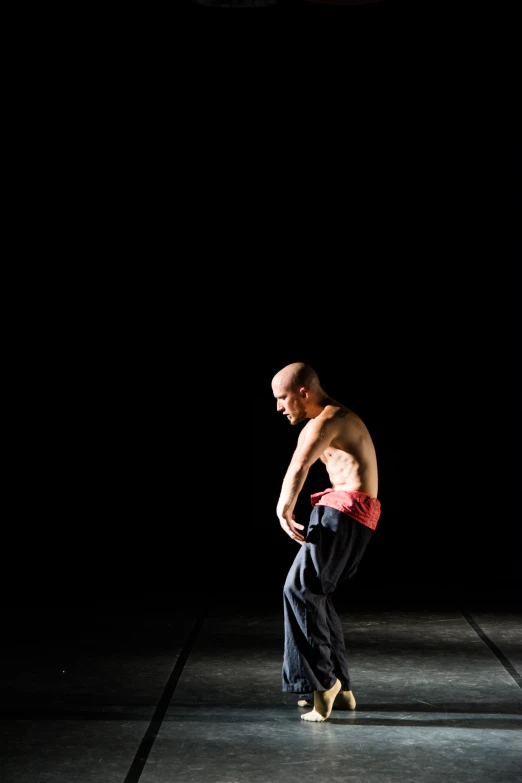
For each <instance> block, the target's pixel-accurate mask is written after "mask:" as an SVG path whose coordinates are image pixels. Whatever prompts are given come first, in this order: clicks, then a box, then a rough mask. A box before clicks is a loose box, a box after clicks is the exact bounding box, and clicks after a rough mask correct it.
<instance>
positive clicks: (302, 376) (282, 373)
mask: <svg viewBox="0 0 522 783" xmlns="http://www.w3.org/2000/svg"><path fill="white" fill-rule="evenodd" d="M275 386H277V387H279V388H284V389H287V390H288V391H299V389H300V388H301V386H304V387H305V388H306V389H309V390H310V391H314V390H315V391H319V390H320V389H321V384H320V382H319V376H318V375H317V373H316V371H315V370H314V369H313V367H310V365H309V364H305V363H304V362H293V363H292V364H287V365H286V367H283V369H282V370H279V372H278V373H277V374H276V375H274V377H273V379H272V388H274V387H275Z"/></svg>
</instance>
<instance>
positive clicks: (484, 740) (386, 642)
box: [0, 594, 522, 783]
mask: <svg viewBox="0 0 522 783" xmlns="http://www.w3.org/2000/svg"><path fill="white" fill-rule="evenodd" d="M501 603H502V602H499V605H498V606H495V605H494V602H491V601H490V602H488V603H487V604H484V605H481V604H480V602H478V603H477V605H476V606H473V605H471V606H462V605H454V606H452V605H451V600H445V601H444V602H442V603H437V602H433V601H432V602H431V603H430V604H429V605H426V606H422V601H421V600H419V595H417V596H416V598H415V600H414V597H413V594H412V600H411V601H410V602H408V600H406V599H405V597H404V595H403V596H402V597H401V598H400V599H398V600H396V601H393V600H392V599H390V597H389V596H388V597H387V598H386V600H384V597H383V598H382V599H381V600H380V601H379V600H378V599H377V598H376V597H372V596H369V597H368V599H367V600H366V601H361V600H359V601H357V602H355V606H354V605H352V606H349V605H345V604H344V603H343V602H342V601H341V602H340V603H337V604H336V606H337V608H338V611H339V614H340V615H341V618H342V622H343V628H344V631H345V639H346V644H347V648H348V652H349V656H350V664H351V675H352V687H353V692H354V695H355V697H356V699H357V708H356V710H355V711H353V712H339V711H336V710H334V711H332V713H331V716H330V718H329V719H328V720H327V721H326V722H324V723H308V722H305V721H303V720H301V714H302V713H303V712H306V711H307V709H308V708H302V707H299V706H298V705H297V700H298V698H299V697H298V696H297V695H295V694H287V693H282V691H281V663H282V655H283V635H282V634H283V612H282V602H280V601H279V599H278V598H277V597H274V596H270V597H263V596H259V595H256V596H249V595H242V596H231V595H224V596H213V597H212V598H211V599H210V598H209V599H207V598H205V597H204V596H198V595H191V596H187V595H181V594H179V595H178V596H176V595H174V596H171V597H170V598H169V599H168V600H165V599H160V598H158V596H154V595H150V596H146V597H144V598H142V599H140V600H129V601H116V600H114V599H111V600H107V601H106V602H104V601H102V600H99V599H97V600H96V601H94V602H93V603H92V604H91V605H83V606H77V607H76V608H75V609H74V610H73V609H71V608H65V607H63V606H62V607H57V606H48V607H45V606H42V605H38V606H35V607H34V608H32V609H31V607H30V606H17V607H11V608H5V607H4V609H3V641H2V648H3V650H2V670H1V680H0V686H1V691H0V696H1V707H0V709H1V718H2V722H1V728H2V754H1V763H2V766H1V767H0V781H1V783H58V782H59V783H138V781H139V783H174V781H179V782H180V783H181V782H183V783H185V782H186V783H283V782H284V783H286V782H287V781H288V782H289V783H290V781H291V782H292V783H293V782H294V781H296V780H299V782H300V783H307V782H308V781H310V783H312V781H313V783H317V781H318V780H326V781H354V783H363V782H364V783H374V781H375V783H385V782H386V783H387V782H388V781H397V782H398V783H441V782H442V781H445V780H448V781H451V782H452V783H464V781H466V782H468V781H469V783H515V781H521V780H522V678H521V672H522V611H519V610H517V609H514V608H513V607H511V606H509V605H507V606H506V604H504V605H501ZM481 607H482V608H481Z"/></svg>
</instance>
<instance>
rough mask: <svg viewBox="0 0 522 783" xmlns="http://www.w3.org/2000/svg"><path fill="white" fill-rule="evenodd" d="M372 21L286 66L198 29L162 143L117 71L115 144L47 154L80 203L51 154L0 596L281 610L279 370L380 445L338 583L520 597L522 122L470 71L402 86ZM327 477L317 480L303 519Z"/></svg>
mask: <svg viewBox="0 0 522 783" xmlns="http://www.w3.org/2000/svg"><path fill="white" fill-rule="evenodd" d="M370 5H371V7H372V11H371V12H370V11H368V14H365V13H364V12H363V11H362V10H361V11H360V13H358V14H357V15H354V16H351V17H350V26H349V29H345V30H344V31H343V29H339V28H337V35H338V37H336V38H335V40H333V41H332V40H331V39H330V38H329V37H328V36H329V35H332V36H333V31H332V30H331V29H330V32H329V33H328V35H326V33H325V35H324V36H321V35H319V33H318V32H317V31H316V33H314V34H316V35H317V36H318V37H316V38H315V39H313V40H315V41H316V44H317V46H316V47H315V48H314V47H313V46H311V45H310V41H311V39H310V35H312V34H313V29H312V28H311V27H307V28H306V35H305V36H304V37H303V36H297V34H296V37H295V47H296V49H295V50H294V49H292V50H290V49H289V47H288V45H287V44H288V40H289V39H288V30H285V31H283V30H281V29H280V28H278V29H277V30H274V29H270V30H268V33H269V39H268V40H267V38H266V37H265V36H261V38H262V41H260V40H259V37H256V35H258V32H259V30H257V32H256V31H255V28H254V26H253V25H252V24H250V26H249V25H248V24H247V25H246V26H245V27H244V28H242V30H241V32H240V33H238V27H237V26H236V25H234V26H233V27H231V28H229V29H228V32H227V31H226V26H225V25H224V24H220V25H219V26H218V27H215V26H214V25H215V24H216V22H215V19H216V16H215V14H214V13H213V12H212V13H211V15H210V16H209V17H207V16H206V15H205V19H208V20H210V19H212V20H213V21H212V23H210V21H209V24H208V25H207V24H206V23H201V26H199V25H200V22H199V21H198V20H200V19H201V16H200V15H199V14H195V15H194V19H193V23H192V24H191V25H190V26H188V27H187V28H185V29H184V33H186V44H187V46H188V54H187V60H186V62H185V66H186V67H184V69H183V70H182V72H180V73H179V74H178V76H179V78H177V79H176V89H175V100H174V99H172V100H171V102H170V104H169V106H170V108H171V109H172V107H173V106H175V107H176V118H177V120H176V123H175V125H176V134H177V135H176V137H175V141H174V135H173V133H172V130H173V126H172V124H171V123H170V121H169V122H166V120H165V118H166V116H167V114H166V113H162V112H164V111H165V106H166V102H165V94H164V93H163V94H162V93H161V90H159V89H158V91H157V92H155V91H154V87H157V86H158V85H157V84H156V83H154V82H147V85H146V86H144V85H143V84H141V82H139V81H132V80H131V79H130V71H129V80H128V85H130V83H131V81H132V85H133V88H132V89H133V94H132V98H131V96H130V91H129V95H127V93H126V92H125V89H126V87H125V84H126V83H123V84H122V91H123V95H121V94H120V104H119V109H118V112H117V113H116V112H115V113H114V116H112V117H111V120H112V122H113V123H114V128H118V127H121V128H124V129H125V133H124V134H122V133H120V134H119V135H118V134H117V133H116V132H115V131H114V135H113V136H111V138H110V140H108V139H107V138H106V137H103V138H101V139H100V141H99V146H98V147H96V144H95V140H94V139H93V138H92V137H91V136H89V140H88V141H89V144H88V145H86V147H85V150H86V154H85V155H82V156H80V155H78V154H76V153H75V155H74V157H73V160H74V166H75V168H74V169H73V170H72V171H71V169H70V166H71V164H70V162H69V163H67V161H64V162H63V166H64V169H65V168H67V175H68V176H70V177H71V181H73V182H76V183H77V184H78V183H82V186H81V188H78V191H77V195H76V198H71V196H70V191H69V190H68V187H61V185H60V176H59V173H57V172H58V171H59V167H57V165H56V161H55V164H54V169H53V175H52V179H51V178H50V175H49V179H48V182H50V183H54V185H53V187H54V190H53V189H51V186H50V185H49V188H50V189H49V191H46V192H45V193H42V194H41V196H40V198H39V201H38V208H37V209H34V204H33V205H32V207H33V212H32V213H31V221H30V226H31V237H32V238H33V241H34V243H35V248H36V250H37V251H38V253H39V254H41V252H42V248H47V249H49V248H52V249H53V254H54V255H53V257H55V258H57V259H58V261H59V263H58V262H56V263H49V264H41V265H35V266H34V267H33V268H32V269H31V271H30V273H29V272H28V271H27V270H25V269H22V270H21V278H20V281H19V284H18V286H17V287H16V288H15V287H13V288H12V290H11V294H12V297H13V299H12V302H11V304H12V303H13V302H14V303H15V308H14V313H13V316H12V318H11V320H10V322H9V330H8V341H7V347H6V359H5V361H6V368H7V372H6V378H7V380H6V385H7V389H8V393H9V399H10V406H9V409H8V413H9V415H8V422H9V426H10V427H12V428H14V431H15V434H14V436H13V438H12V439H10V440H9V447H8V459H7V469H6V486H7V490H8V496H9V499H10V500H9V503H8V505H7V506H6V508H7V507H8V508H9V509H10V510H9V512H7V517H6V521H5V524H4V548H3V558H4V560H3V562H4V571H3V574H4V577H3V580H4V581H3V595H4V600H5V602H6V603H8V604H13V605H16V604H18V603H19V604H22V605H27V604H31V603H34V604H38V605H44V606H45V605H46V604H49V603H50V602H51V603H56V602H58V603H64V604H66V605H68V606H71V607H75V606H78V605H80V604H82V603H85V602H93V601H94V602H96V601H103V600H105V599H113V598H115V599H121V600H130V601H132V600H135V599H136V598H138V597H140V596H143V595H149V594H150V595H152V596H154V595H163V596H171V597H172V600H173V601H184V600H190V598H191V597H192V596H194V595H201V596H202V597H203V598H204V600H213V599H214V598H215V597H216V596H217V595H219V594H220V593H226V594H232V595H243V594H249V593H252V594H254V593H255V594H256V595H257V594H259V595H264V594H266V595H271V594H276V595H277V594H279V593H280V590H281V588H282V584H283V582H284V577H285V575H286V571H287V570H288V568H289V566H290V564H291V561H292V559H293V556H294V554H295V551H296V546H297V545H296V544H294V543H293V542H292V541H291V540H290V539H289V538H288V537H287V536H286V535H285V534H284V533H283V532H282V530H281V529H280V527H279V523H278V520H277V518H276V516H275V507H276V503H277V499H278V495H279V490H280V486H281V482H282V479H283V476H284V472H285V470H286V466H287V464H288V462H289V460H290V457H291V454H292V451H293V448H294V445H295V441H296V438H297V435H298V431H299V428H292V427H290V426H289V424H288V422H286V421H285V420H284V419H283V418H282V417H281V416H280V415H278V414H277V413H276V405H275V400H274V398H273V397H272V393H271V388H270V382H271V379H272V377H273V375H274V374H275V373H276V372H277V371H278V370H279V369H280V368H281V367H282V366H284V365H285V364H287V363H289V362H293V361H306V362H309V363H310V364H311V365H312V366H313V367H314V368H315V369H316V370H317V372H318V373H319V376H320V378H321V381H322V384H323V386H324V388H325V389H326V390H327V392H328V393H329V394H331V395H332V396H334V397H336V398H338V399H340V400H341V401H343V402H344V403H345V404H346V405H347V406H348V407H350V408H352V409H353V410H354V411H356V412H357V413H358V414H359V415H360V416H362V418H363V419H364V420H365V422H366V423H367V425H368V427H369V429H370V432H371V434H372V437H373V439H374V442H375V445H376V449H377V456H378V462H379V469H380V490H379V496H380V499H381V501H382V516H381V519H380V521H379V524H378V527H377V531H376V533H375V535H374V537H373V539H372V541H371V544H370V547H369V549H368V552H367V555H366V557H365V559H364V561H363V562H362V564H361V567H360V569H359V573H358V574H357V575H356V577H355V578H354V580H353V581H354V585H353V587H351V588H350V589H354V590H355V589H358V590H359V591H360V592H364V591H373V590H376V591H377V592H378V593H379V594H380V595H383V594H386V593H387V592H388V591H393V589H401V590H405V591H406V592H407V593H408V594H409V595H411V596H421V597H422V595H424V594H427V593H428V591H429V592H430V593H434V592H435V593H436V592H437V591H444V592H445V593H449V594H459V595H463V596H469V595H470V594H471V595H474V594H476V595H485V594H488V593H494V594H495V595H500V600H501V601H502V600H507V599H508V597H511V596H512V595H513V594H514V593H517V592H518V591H519V589H520V581H521V579H520V572H521V568H520V566H521V562H520V554H519V553H520V548H521V547H520V544H521V540H520V519H521V514H520V508H521V502H522V498H521V482H520V475H521V471H520V469H521V449H520V442H521V435H522V427H521V419H520V399H521V392H522V384H521V340H520V336H521V325H520V312H521V307H520V305H521V302H520V255H521V243H520V231H519V227H520V220H519V215H520V181H521V180H520V173H521V172H520V150H519V145H518V144H516V143H514V139H516V137H517V134H516V128H517V127H518V125H517V123H513V113H512V112H511V111H510V108H509V106H510V104H508V105H507V106H504V107H497V111H496V112H493V114H491V113H490V115H489V121H488V122H485V120H484V113H483V111H482V109H481V106H482V105H483V104H480V103H477V102H476V99H477V98H478V97H480V98H481V100H482V99H483V98H484V94H483V90H484V89H487V88H485V87H484V82H482V81H480V80H478V79H477V80H473V79H472V80H470V79H469V78H468V76H469V74H468V75H466V72H463V71H460V70H459V69H458V68H457V69H456V70H455V72H454V73H453V74H452V76H451V80H447V81H446V80H445V75H440V79H441V82H438V83H437V84H434V83H432V84H431V87H430V86H429V85H428V86H426V85H425V86H424V89H423V90H421V91H419V90H418V89H414V84H413V82H410V81H409V79H406V81H404V73H399V70H398V68H397V63H396V60H395V58H394V51H395V50H394V46H390V41H389V40H388V43H387V45H386V48H383V47H384V45H385V44H384V42H385V40H387V37H386V36H385V35H384V33H385V29H386V17H385V16H384V13H385V12H384V10H383V11H382V12H381V11H378V10H376V9H378V8H380V7H384V4H380V3H376V4H370ZM370 5H368V6H367V8H368V9H369V8H370ZM322 10H324V9H322ZM345 10H346V9H345ZM203 14H205V12H204V11H203ZM379 14H380V15H379ZM343 16H344V11H343ZM220 18H221V17H220ZM227 18H229V17H227ZM234 18H235V19H239V18H240V17H236V16H235V14H234ZM246 18H247V17H241V19H245V20H246ZM248 18H249V19H252V17H248ZM256 18H258V19H259V18H260V17H256ZM322 18H324V16H322ZM344 18H346V17H344ZM262 29H263V31H264V32H267V28H266V27H263V28H262ZM294 32H295V31H294ZM276 33H277V34H276ZM345 36H346V37H345ZM292 40H294V39H292ZM356 41H358V44H359V45H358V48H357V49H356V50H355V51H354V50H353V47H352V45H353V44H354V43H355V42H356ZM328 42H330V43H331V46H330V45H329V43H328ZM262 43H263V45H262ZM395 43H397V42H396V41H395ZM209 44H210V47H209ZM319 44H321V47H320V48H321V51H322V52H326V53H327V54H328V59H327V60H326V61H325V60H324V59H323V60H321V59H320V57H319V52H318V49H317V47H318V46H319ZM249 52H250V54H249ZM129 67H130V66H129ZM411 76H412V72H411V71H410V73H409V77H411ZM441 84H443V85H444V86H445V87H448V85H449V87H448V89H444V90H442V89H441ZM151 85H152V86H151ZM171 87H172V85H171ZM479 87H480V89H479ZM172 89H174V88H172ZM155 96H156V97H158V98H161V100H160V101H159V102H158V103H155V102H154V100H153V98H154V97H155ZM145 97H147V100H148V101H149V103H148V104H147V110H146V112H145V113H144V114H143V115H141V122H139V123H138V122H137V120H136V114H135V111H134V107H135V106H136V105H137V104H140V101H142V100H144V99H145ZM126 98H127V99H128V100H129V104H128V113H126V109H125V108H124V106H125V101H126ZM110 105H111V104H109V103H108V104H107V108H106V111H107V112H108V113H109V115H110ZM122 107H123V108H122ZM159 107H161V112H160V108H159ZM109 115H106V118H107V116H109ZM123 117H126V120H127V121H126V120H124V119H123ZM492 117H494V121H493V119H492ZM145 119H146V121H145ZM130 120H132V122H130ZM107 133H109V131H107ZM140 133H141V134H142V135H140ZM133 139H134V141H135V140H136V139H138V140H139V145H138V147H136V146H135V145H133V143H132V140H133ZM60 150H61V154H62V153H63V150H62V149H61V148H60ZM136 150H137V151H136ZM131 152H132V155H131V154H130V153H131ZM69 161H70V159H69ZM131 161H132V163H131ZM37 163H38V165H43V164H42V163H41V161H40V160H39V159H37ZM66 164H67V165H66ZM35 165H36V164H35ZM64 180H65V175H64V179H63V180H62V184H63V181H64ZM109 180H110V182H109ZM71 187H72V186H71ZM20 230H21V234H20V235H21V236H24V237H25V236H26V234H27V222H26V221H23V223H22V225H21V229H20ZM38 257H40V256H38ZM326 485H327V475H326V471H325V470H324V468H323V466H322V465H321V464H317V465H314V466H313V468H312V470H311V473H310V476H309V479H308V482H307V485H306V486H305V488H304V490H303V493H302V495H301V497H300V499H299V503H298V507H297V517H298V519H301V521H303V522H305V520H306V519H307V515H308V513H309V509H310V506H309V495H310V494H311V492H313V491H315V490H317V489H321V488H323V487H325V486H326Z"/></svg>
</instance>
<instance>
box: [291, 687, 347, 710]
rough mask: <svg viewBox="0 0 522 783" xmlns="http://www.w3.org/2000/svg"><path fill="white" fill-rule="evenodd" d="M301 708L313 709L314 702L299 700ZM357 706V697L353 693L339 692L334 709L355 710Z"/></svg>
mask: <svg viewBox="0 0 522 783" xmlns="http://www.w3.org/2000/svg"><path fill="white" fill-rule="evenodd" d="M297 704H298V705H299V707H313V706H314V705H313V702H311V701H308V699H299V701H298V702H297ZM356 706H357V702H356V701H355V696H354V695H353V693H352V691H339V693H338V694H337V696H336V697H335V699H334V703H333V708H332V709H334V710H354V709H355V708H356Z"/></svg>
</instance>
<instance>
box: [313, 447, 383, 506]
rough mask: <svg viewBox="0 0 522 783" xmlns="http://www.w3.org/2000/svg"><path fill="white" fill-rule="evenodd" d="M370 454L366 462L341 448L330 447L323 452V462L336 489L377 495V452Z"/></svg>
mask: <svg viewBox="0 0 522 783" xmlns="http://www.w3.org/2000/svg"><path fill="white" fill-rule="evenodd" d="M370 451H371V452H373V454H369V455H368V457H369V458H367V459H366V463H365V462H364V461H363V459H362V458H361V459H357V456H356V455H354V454H349V453H348V452H346V451H342V450H341V449H334V448H331V447H330V448H328V449H326V451H324V452H323V454H321V457H320V459H321V462H324V464H325V465H326V471H327V473H328V476H329V478H330V485H331V487H332V489H334V490H343V491H345V492H354V491H358V492H366V493H367V494H368V495H370V496H371V497H377V489H378V481H377V461H376V459H375V452H374V450H373V445H372V448H371V449H370Z"/></svg>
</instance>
